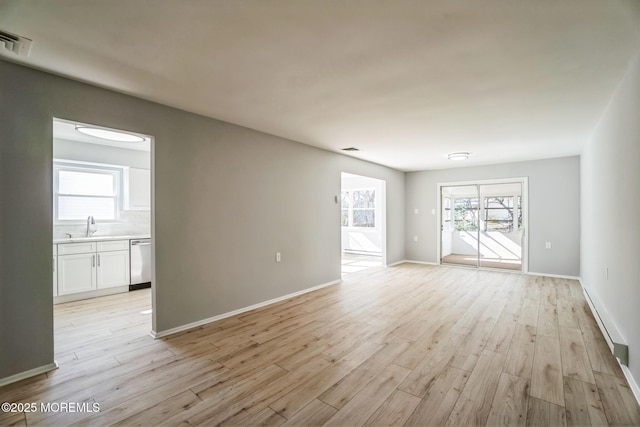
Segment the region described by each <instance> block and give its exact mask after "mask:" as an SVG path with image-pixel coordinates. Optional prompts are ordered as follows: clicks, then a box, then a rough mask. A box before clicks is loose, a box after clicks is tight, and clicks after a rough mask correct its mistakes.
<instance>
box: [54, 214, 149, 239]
mask: <svg viewBox="0 0 640 427" xmlns="http://www.w3.org/2000/svg"><path fill="white" fill-rule="evenodd" d="M86 229H87V225H86V224H73V225H54V226H53V238H54V239H64V238H65V237H67V234H66V233H70V234H71V235H72V236H73V237H82V236H84V235H85V233H86ZM91 229H92V230H97V231H96V232H95V233H94V234H93V235H94V236H122V235H144V234H151V212H150V211H120V219H119V221H118V222H100V220H96V223H95V224H93V225H91Z"/></svg>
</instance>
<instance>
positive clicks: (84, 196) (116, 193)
mask: <svg viewBox="0 0 640 427" xmlns="http://www.w3.org/2000/svg"><path fill="white" fill-rule="evenodd" d="M121 178H122V169H120V168H115V167H108V166H97V165H84V164H82V165H76V164H72V163H62V162H55V163H54V177H53V182H54V202H53V204H54V206H53V208H54V221H55V222H64V221H74V222H77V221H84V220H85V219H86V218H87V217H88V216H93V217H94V218H95V219H99V220H107V221H109V220H111V221H115V220H117V219H118V212H119V210H120V182H121Z"/></svg>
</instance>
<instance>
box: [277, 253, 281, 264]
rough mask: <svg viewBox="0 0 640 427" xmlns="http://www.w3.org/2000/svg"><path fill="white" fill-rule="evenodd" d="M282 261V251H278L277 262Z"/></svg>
mask: <svg viewBox="0 0 640 427" xmlns="http://www.w3.org/2000/svg"><path fill="white" fill-rule="evenodd" d="M280 261H282V256H281V255H280V252H276V262H280Z"/></svg>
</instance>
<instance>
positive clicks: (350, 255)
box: [340, 172, 386, 276]
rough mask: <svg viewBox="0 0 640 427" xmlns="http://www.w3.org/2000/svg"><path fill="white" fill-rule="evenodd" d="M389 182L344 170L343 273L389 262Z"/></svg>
mask: <svg viewBox="0 0 640 427" xmlns="http://www.w3.org/2000/svg"><path fill="white" fill-rule="evenodd" d="M385 191H386V181H384V180H380V179H376V178H371V177H367V176H362V175H355V174H351V173H346V172H343V173H342V175H341V194H340V199H341V201H340V203H341V205H340V208H341V215H340V229H341V253H342V275H343V276H344V275H347V274H352V273H356V272H360V271H364V270H366V269H369V268H375V267H381V266H383V265H386V214H385V213H386V193H385Z"/></svg>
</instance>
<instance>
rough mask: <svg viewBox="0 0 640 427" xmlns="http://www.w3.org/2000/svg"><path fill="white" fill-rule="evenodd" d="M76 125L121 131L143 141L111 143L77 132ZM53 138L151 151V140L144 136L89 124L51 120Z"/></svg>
mask: <svg viewBox="0 0 640 427" xmlns="http://www.w3.org/2000/svg"><path fill="white" fill-rule="evenodd" d="M76 125H80V126H91V127H96V128H102V129H109V130H118V131H123V132H127V133H131V134H134V135H137V136H140V137H142V138H144V141H141V142H120V141H111V140H107V139H103V138H96V137H95V136H91V135H87V134H84V133H80V132H78V131H77V130H76ZM53 138H54V139H66V140H67V141H76V142H84V143H87V144H97V145H106V146H109V147H117V148H125V149H127V150H137V151H151V138H149V137H148V136H146V135H141V134H139V133H135V132H129V131H124V130H123V129H110V128H105V127H102V126H96V125H92V124H91V123H78V122H70V121H68V120H62V119H54V120H53Z"/></svg>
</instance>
